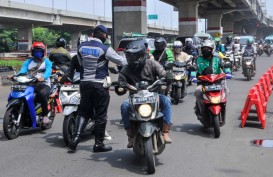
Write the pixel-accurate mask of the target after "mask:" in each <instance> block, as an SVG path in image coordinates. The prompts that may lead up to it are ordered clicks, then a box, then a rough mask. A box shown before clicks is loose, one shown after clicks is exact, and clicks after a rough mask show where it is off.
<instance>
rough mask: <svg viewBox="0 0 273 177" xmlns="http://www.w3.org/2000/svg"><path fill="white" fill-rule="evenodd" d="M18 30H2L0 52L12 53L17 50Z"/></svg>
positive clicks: (0, 31)
mask: <svg viewBox="0 0 273 177" xmlns="http://www.w3.org/2000/svg"><path fill="white" fill-rule="evenodd" d="M17 40H18V30H16V29H13V30H0V52H10V51H12V50H15V49H16V42H17Z"/></svg>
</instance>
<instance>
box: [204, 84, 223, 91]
mask: <svg viewBox="0 0 273 177" xmlns="http://www.w3.org/2000/svg"><path fill="white" fill-rule="evenodd" d="M205 90H206V91H219V90H222V85H208V86H205Z"/></svg>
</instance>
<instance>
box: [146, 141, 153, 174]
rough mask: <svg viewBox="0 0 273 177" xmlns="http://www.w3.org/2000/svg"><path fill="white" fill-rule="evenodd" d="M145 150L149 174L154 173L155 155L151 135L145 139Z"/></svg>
mask: <svg viewBox="0 0 273 177" xmlns="http://www.w3.org/2000/svg"><path fill="white" fill-rule="evenodd" d="M144 152H145V158H146V161H147V171H148V173H149V174H153V173H155V156H154V153H153V142H152V138H151V137H149V138H146V139H145V140H144Z"/></svg>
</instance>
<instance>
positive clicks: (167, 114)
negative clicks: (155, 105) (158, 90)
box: [120, 94, 172, 129]
mask: <svg viewBox="0 0 273 177" xmlns="http://www.w3.org/2000/svg"><path fill="white" fill-rule="evenodd" d="M159 104H160V108H161V112H162V114H163V115H164V117H163V120H164V123H166V124H168V125H171V124H172V123H171V116H172V104H171V99H170V98H169V97H167V96H165V95H161V94H159ZM120 110H121V117H122V120H123V125H124V128H125V129H130V120H129V118H130V115H131V113H132V112H131V105H130V103H129V99H126V100H125V101H124V102H123V103H122V105H121V108H120Z"/></svg>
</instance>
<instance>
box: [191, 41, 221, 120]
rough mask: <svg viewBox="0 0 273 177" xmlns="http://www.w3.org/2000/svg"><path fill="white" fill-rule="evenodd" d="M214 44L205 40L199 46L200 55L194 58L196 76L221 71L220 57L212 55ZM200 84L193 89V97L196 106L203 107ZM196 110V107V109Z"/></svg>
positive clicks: (199, 115) (199, 114)
mask: <svg viewBox="0 0 273 177" xmlns="http://www.w3.org/2000/svg"><path fill="white" fill-rule="evenodd" d="M214 51H215V44H214V42H213V41H211V40H205V41H204V43H203V44H202V47H201V52H202V56H200V57H198V58H197V60H196V64H197V76H200V75H208V74H220V73H223V71H222V69H221V68H222V63H221V59H220V58H218V57H217V56H215V55H214ZM202 96H203V91H202V85H198V86H197V88H196V90H195V97H196V102H197V104H198V107H202V108H204V104H203V101H202ZM197 110H198V109H197ZM197 110H196V114H197V116H198V117H199V118H201V113H200V112H198V111H197Z"/></svg>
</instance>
